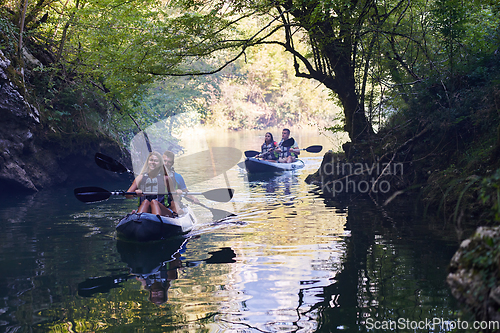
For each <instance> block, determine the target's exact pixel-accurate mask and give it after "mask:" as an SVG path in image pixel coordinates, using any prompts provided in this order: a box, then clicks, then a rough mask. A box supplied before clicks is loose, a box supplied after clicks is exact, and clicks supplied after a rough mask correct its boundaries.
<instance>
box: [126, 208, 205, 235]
mask: <svg viewBox="0 0 500 333" xmlns="http://www.w3.org/2000/svg"><path fill="white" fill-rule="evenodd" d="M182 210H183V211H184V214H182V215H179V216H178V217H167V216H160V215H154V214H151V213H131V214H127V216H125V217H124V218H123V219H121V220H120V222H119V223H118V225H117V226H116V231H117V233H118V237H119V238H122V239H125V240H131V241H138V242H148V241H155V240H161V239H166V238H170V237H174V236H179V235H183V234H186V233H188V232H189V231H191V230H192V229H193V227H194V225H195V224H196V222H197V220H196V216H195V215H194V213H193V211H192V210H191V208H190V207H188V206H186V207H184V208H183V209H182Z"/></svg>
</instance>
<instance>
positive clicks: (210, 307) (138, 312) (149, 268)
mask: <svg viewBox="0 0 500 333" xmlns="http://www.w3.org/2000/svg"><path fill="white" fill-rule="evenodd" d="M275 133H276V135H277V133H278V132H275ZM263 134H264V133H260V132H255V131H246V132H232V133H225V132H224V133H218V134H217V135H205V136H206V142H207V143H208V145H210V146H227V147H236V148H238V149H240V150H241V151H245V150H250V149H253V150H255V149H258V147H259V145H260V143H261V142H262V138H263ZM292 136H295V138H296V139H297V141H298V142H299V144H300V145H301V147H306V146H308V145H313V144H322V145H324V147H325V150H324V151H326V149H334V150H337V149H338V148H339V146H340V142H338V141H335V140H333V139H332V138H329V137H326V136H322V135H318V133H317V132H314V131H311V130H309V131H299V130H297V131H295V132H292ZM275 139H276V138H275ZM324 151H323V152H324ZM302 156H303V160H304V161H305V168H304V169H302V170H299V171H296V172H294V173H285V174H282V175H276V176H272V177H271V176H267V177H253V178H252V177H251V178H249V177H248V175H247V174H246V172H245V171H244V170H243V169H241V168H240V167H239V166H238V165H231V166H230V167H228V168H227V170H226V172H225V173H224V174H221V175H219V176H217V177H214V178H211V179H209V180H207V181H205V182H203V183H198V184H189V179H190V175H189V174H184V176H185V178H186V181H187V182H188V186H189V187H190V190H191V191H193V190H196V191H198V190H201V191H203V190H204V189H207V188H209V187H211V186H212V187H225V186H226V185H229V186H230V187H232V188H234V189H235V191H236V192H235V196H234V198H233V200H231V201H230V202H228V203H223V204H220V203H212V202H209V201H207V200H204V199H203V198H202V199H200V200H201V201H203V202H204V203H205V204H207V205H209V206H210V207H213V208H218V209H224V210H227V211H229V212H232V213H234V214H235V215H236V216H232V217H230V218H228V219H226V220H224V221H219V222H214V221H212V219H211V215H210V212H209V211H207V210H206V209H203V208H202V207H199V206H196V207H194V209H195V213H196V215H197V217H198V220H199V223H198V225H197V226H196V228H195V229H194V230H193V232H191V233H190V234H189V235H188V236H187V237H186V238H183V239H175V240H167V241H165V242H159V243H154V244H150V245H148V248H144V247H135V246H134V245H131V244H126V243H123V242H121V241H119V240H117V238H116V233H115V229H114V227H115V225H116V223H117V221H118V220H119V219H120V218H121V217H122V216H123V215H124V214H125V213H126V212H128V211H130V210H132V209H134V208H135V206H136V201H135V200H126V199H124V198H122V197H111V198H110V199H109V200H107V201H104V202H100V203H94V204H83V203H81V202H79V201H78V200H76V199H75V197H74V196H73V187H68V188H58V189H51V190H44V191H41V192H39V193H36V194H33V195H10V196H7V195H3V196H2V200H1V201H0V226H1V230H2V233H1V235H0V244H1V245H0V267H1V269H0V271H1V273H0V299H1V304H0V331H4V332H334V331H343V332H365V331H388V330H389V329H390V328H396V330H398V331H401V332H410V331H411V332H424V331H425V332H429V331H432V332H447V331H449V330H450V327H451V328H453V327H454V326H453V325H455V324H456V323H457V322H460V321H464V320H466V319H467V317H464V318H462V317H461V309H460V306H459V305H458V304H457V302H456V301H455V299H454V298H453V297H452V295H451V293H450V290H449V288H448V287H447V285H446V283H445V278H446V275H447V266H448V263H449V261H450V259H451V257H452V256H453V254H454V252H455V251H456V249H457V247H458V245H459V242H460V240H459V236H457V233H456V232H455V230H454V229H453V228H452V226H450V225H445V224H444V223H443V224H441V225H436V224H435V223H434V224H432V225H430V224H429V223H428V222H426V219H425V218H424V217H422V216H421V214H419V213H418V212H416V211H415V207H413V206H408V207H400V209H398V214H397V215H396V216H387V214H384V212H383V211H381V210H380V209H379V208H378V207H377V206H376V205H375V204H374V203H373V202H372V201H371V200H369V199H366V198H362V197H360V198H358V199H357V200H356V201H352V202H341V201H338V200H332V199H327V198H324V197H322V195H321V188H319V187H318V186H314V185H308V184H306V183H305V182H304V179H305V177H306V176H307V175H308V174H310V173H312V172H314V171H316V170H317V169H318V167H319V165H320V163H321V159H322V154H311V153H303V155H302ZM241 160H243V157H242V158H241ZM102 172H108V171H105V170H103V171H102ZM123 178H124V179H123V181H122V182H111V183H109V184H81V186H87V185H96V186H101V187H104V188H107V189H109V190H120V189H126V187H128V185H129V184H130V181H131V180H130V178H128V176H126V175H124V176H123ZM151 272H156V273H158V274H160V275H161V276H162V278H164V280H163V281H165V282H164V284H163V286H162V287H163V288H164V294H165V296H164V297H163V299H160V300H159V301H158V294H152V293H150V291H149V290H147V289H146V288H145V287H144V285H145V284H146V282H145V280H147V278H148V273H151ZM160 298H161V294H160ZM430 323H434V324H436V325H433V326H432V327H431V326H429V325H430ZM424 324H426V325H427V326H425V327H423V326H422V325H424ZM384 325H385V326H384ZM390 325H392V326H390ZM450 325H451V326H450Z"/></svg>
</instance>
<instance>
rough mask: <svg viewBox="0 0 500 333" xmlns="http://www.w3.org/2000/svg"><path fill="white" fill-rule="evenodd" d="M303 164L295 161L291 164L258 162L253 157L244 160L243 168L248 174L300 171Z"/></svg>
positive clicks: (300, 161) (258, 160)
mask: <svg viewBox="0 0 500 333" xmlns="http://www.w3.org/2000/svg"><path fill="white" fill-rule="evenodd" d="M304 165H305V163H304V161H302V160H296V161H295V162H293V163H275V162H269V161H265V160H260V159H258V158H255V157H247V158H246V159H245V168H246V169H247V171H248V172H249V173H266V172H269V173H271V172H283V171H293V170H298V169H302V168H303V167H304Z"/></svg>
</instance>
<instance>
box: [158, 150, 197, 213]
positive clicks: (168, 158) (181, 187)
mask: <svg viewBox="0 0 500 333" xmlns="http://www.w3.org/2000/svg"><path fill="white" fill-rule="evenodd" d="M174 162H175V154H174V153H173V152H171V151H169V150H166V151H165V152H164V153H163V164H164V165H165V168H166V169H167V173H168V175H169V177H172V176H173V181H174V182H175V184H174V186H173V188H175V189H176V190H177V192H178V194H181V193H182V192H188V189H187V186H186V182H185V181H184V178H183V177H182V176H181V174H179V173H177V172H175V171H174ZM186 198H187V199H188V200H190V201H191V202H194V203H195V204H198V205H199V204H200V200H198V198H196V197H194V196H192V195H187V196H186Z"/></svg>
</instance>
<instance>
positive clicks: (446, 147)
mask: <svg viewBox="0 0 500 333" xmlns="http://www.w3.org/2000/svg"><path fill="white" fill-rule="evenodd" d="M0 40H1V49H0V51H1V52H2V53H1V54H0V58H1V59H0V60H1V61H2V62H3V63H4V64H5V66H3V67H4V69H5V73H6V74H5V77H3V78H2V80H3V81H2V82H3V83H2V84H4V83H5V82H7V80H8V82H10V84H12V85H13V86H15V89H16V90H17V91H18V92H19V93H20V94H21V95H22V96H23V97H24V98H25V99H26V101H28V102H29V103H30V104H31V105H34V106H36V109H37V111H38V112H39V125H37V126H38V130H37V131H36V133H35V135H38V136H40V137H43V138H44V139H45V140H48V141H50V140H59V141H61V142H65V143H66V146H65V148H66V149H69V150H71V149H72V147H71V146H70V145H69V144H68V143H71V142H75V141H76V142H79V144H80V147H81V145H84V144H85V142H86V141H85V140H91V139H88V138H90V137H92V136H94V137H100V138H102V137H103V135H104V136H106V137H107V138H111V139H110V140H112V141H115V142H116V143H117V144H119V145H122V144H124V143H125V142H127V139H128V136H129V135H130V131H131V129H134V128H135V127H134V126H135V125H134V120H135V121H137V122H138V124H140V125H141V126H145V125H147V124H150V123H153V122H155V121H157V120H159V119H161V118H166V117H169V116H171V115H173V114H178V113H180V112H184V111H196V112H198V113H199V114H200V117H201V119H202V120H203V121H204V122H205V123H206V124H209V125H212V126H224V127H226V128H227V129H244V128H264V127H266V126H273V125H276V124H297V123H303V124H315V125H316V126H321V127H322V128H325V129H327V130H329V131H332V132H340V131H341V132H346V133H347V134H348V135H349V138H350V142H349V143H347V144H345V145H344V147H343V151H342V152H331V153H328V154H327V155H326V156H325V159H324V163H328V161H329V160H330V159H331V158H333V156H332V154H335V158H337V159H340V160H342V161H345V162H349V163H353V162H363V163H373V162H374V161H376V162H377V163H379V162H380V163H381V162H384V163H386V164H391V163H392V164H395V163H403V165H404V168H405V173H404V176H403V175H391V177H390V179H388V181H390V182H391V185H392V186H393V187H394V188H395V189H397V190H398V192H396V196H397V195H401V196H402V195H403V194H405V193H409V192H417V193H419V195H420V198H422V201H423V202H424V203H426V207H427V208H428V209H430V210H431V209H432V210H434V211H435V212H436V215H437V216H438V217H439V218H441V219H444V220H446V221H451V222H453V223H457V224H460V223H463V222H464V221H469V222H471V221H472V222H473V223H476V224H477V225H496V224H498V222H500V162H499V160H500V159H499V157H500V121H499V119H500V108H499V105H500V68H499V66H500V65H499V64H500V49H499V46H500V4H499V3H498V2H497V1H493V0H476V1H462V0H431V1H424V0H415V1H399V0H388V1H382V2H381V1H373V0H362V1H345V0H329V1H316V0H305V1H301V0H299V1H274V2H266V1H262V2H261V1H257V2H246V1H238V0H235V1H232V2H225V1H220V2H219V1H211V2H209V1H207V2H205V1H191V0H174V1H165V2H155V1H149V0H135V1H123V0H103V1H93V0H62V1H59V0H37V1H33V2H30V1H28V0H20V1H14V0H0ZM2 112H3V111H2ZM69 137H70V138H73V139H74V140H68V138H69ZM323 166H324V164H323V165H322V168H320V169H319V170H318V172H317V173H316V174H315V175H312V176H311V179H310V181H311V182H323V183H324V182H328V181H332V180H333V178H332V175H325V172H324V168H323ZM322 171H323V172H322ZM357 176H358V177H359V179H363V177H364V175H363V172H361V173H360V174H358V175H357ZM325 177H326V178H325ZM328 177H330V178H328ZM394 199H395V196H393V197H391V198H383V202H384V201H385V203H386V204H389V203H391V201H393V200H394ZM497 243H498V241H496V240H495V241H491V244H490V243H488V244H490V245H489V246H490V247H491V248H490V249H487V250H484V249H483V248H480V246H479V245H477V248H475V250H477V251H476V252H477V254H478V257H477V259H470V258H469V261H467V262H466V263H464V264H463V265H464V267H466V266H467V267H469V268H470V267H476V268H477V267H480V268H481V269H483V271H484V270H485V271H488V270H492V271H493V272H494V273H491V274H489V275H488V276H485V277H484V280H485V281H488V283H487V285H488V286H489V288H491V287H492V286H491V280H490V279H491V277H492V276H493V278H494V280H495V281H496V279H497V278H498V279H500V273H499V272H498V270H497V269H494V268H493V266H495V265H496V262H497V261H495V260H496V259H495V260H493V259H490V258H491V257H493V258H500V250H499V249H500V246H497V245H498V244H497ZM495 244H496V245H495ZM488 251H489V252H488ZM485 258H488V259H485ZM467 267H466V268H467ZM462 268H463V267H462ZM485 285H486V284H485ZM488 290H489V289H488ZM484 292H486V291H484V290H481V291H478V292H477V293H484ZM469 305H471V307H473V308H475V309H476V308H477V309H479V310H477V312H478V313H479V316H481V315H484V316H487V313H489V312H488V311H486V312H484V311H483V312H481V311H482V310H480V309H481V305H477V304H469ZM498 306H500V305H498ZM485 313H486V314H485Z"/></svg>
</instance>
